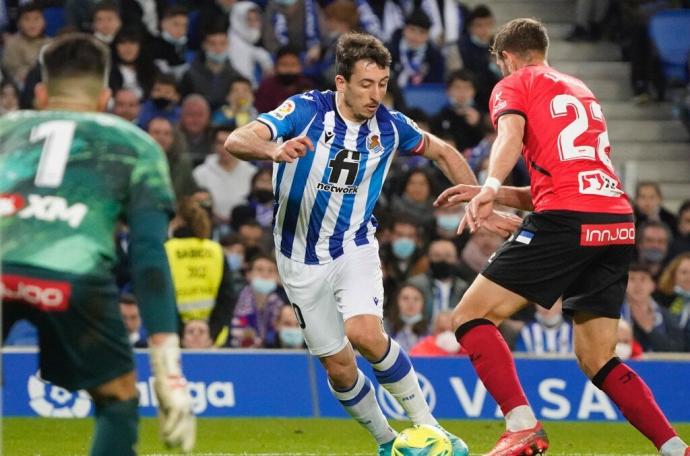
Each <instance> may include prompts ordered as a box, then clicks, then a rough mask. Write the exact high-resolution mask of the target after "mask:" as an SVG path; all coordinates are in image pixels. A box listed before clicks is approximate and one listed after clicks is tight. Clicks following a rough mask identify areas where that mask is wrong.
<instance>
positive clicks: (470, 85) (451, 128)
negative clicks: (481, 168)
mask: <svg viewBox="0 0 690 456" xmlns="http://www.w3.org/2000/svg"><path fill="white" fill-rule="evenodd" d="M446 94H447V95H448V106H446V107H445V108H443V109H442V110H441V112H439V113H438V114H437V115H436V116H435V117H434V119H433V120H432V127H431V128H432V131H433V132H434V133H435V134H437V135H442V136H443V135H450V136H452V138H453V139H454V141H455V147H456V148H457V149H458V150H460V151H462V150H465V149H467V148H470V147H474V146H476V145H477V144H479V142H480V141H481V140H482V138H483V137H484V123H485V121H486V117H485V114H484V110H483V109H482V110H481V111H480V110H479V109H477V107H475V106H476V105H475V98H474V97H475V95H476V90H475V86H474V77H473V76H472V75H471V74H470V73H469V72H468V71H466V70H458V71H454V72H453V73H451V74H450V75H449V76H448V78H447V79H446Z"/></svg>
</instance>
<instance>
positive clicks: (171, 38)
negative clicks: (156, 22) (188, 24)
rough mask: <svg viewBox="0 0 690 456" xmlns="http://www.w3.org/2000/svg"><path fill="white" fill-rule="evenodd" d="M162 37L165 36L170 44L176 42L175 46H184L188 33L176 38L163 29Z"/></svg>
mask: <svg viewBox="0 0 690 456" xmlns="http://www.w3.org/2000/svg"><path fill="white" fill-rule="evenodd" d="M161 38H163V39H164V40H165V41H167V42H168V43H170V44H174V45H175V46H184V45H185V44H187V35H182V36H181V37H179V38H175V37H174V36H172V35H171V34H169V33H168V32H166V31H165V30H163V31H162V32H161Z"/></svg>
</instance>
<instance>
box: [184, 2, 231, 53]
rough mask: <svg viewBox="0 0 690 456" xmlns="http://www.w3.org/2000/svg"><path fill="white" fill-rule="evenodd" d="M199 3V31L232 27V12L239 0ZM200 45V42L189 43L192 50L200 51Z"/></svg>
mask: <svg viewBox="0 0 690 456" xmlns="http://www.w3.org/2000/svg"><path fill="white" fill-rule="evenodd" d="M198 3H201V5H199V7H198V11H199V13H198V14H199V20H198V23H197V24H198V30H200V31H201V32H202V33H203V31H204V30H211V29H217V28H219V29H221V30H227V29H228V28H229V27H230V12H231V11H232V7H233V6H234V5H235V3H237V0H206V1H203V2H198ZM192 38H193V37H192ZM200 45H201V43H200V42H199V41H198V40H197V41H191V42H190V43H189V46H190V47H191V48H192V49H199V47H200Z"/></svg>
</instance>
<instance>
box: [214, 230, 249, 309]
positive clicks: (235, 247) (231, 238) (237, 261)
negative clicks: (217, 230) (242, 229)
mask: <svg viewBox="0 0 690 456" xmlns="http://www.w3.org/2000/svg"><path fill="white" fill-rule="evenodd" d="M220 245H222V246H223V252H224V253H225V262H226V263H227V264H228V268H229V270H230V282H231V284H232V294H233V296H239V294H240V291H242V288H244V287H245V286H246V285H247V281H246V280H245V278H244V272H245V268H246V262H245V258H247V249H246V248H245V246H244V243H242V239H241V238H240V236H239V235H238V234H237V233H233V234H229V235H227V236H225V237H224V238H223V239H221V241H220Z"/></svg>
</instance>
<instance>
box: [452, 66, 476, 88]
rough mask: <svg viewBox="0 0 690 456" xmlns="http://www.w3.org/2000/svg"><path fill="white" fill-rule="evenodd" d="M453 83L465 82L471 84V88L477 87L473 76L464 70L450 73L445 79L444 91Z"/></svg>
mask: <svg viewBox="0 0 690 456" xmlns="http://www.w3.org/2000/svg"><path fill="white" fill-rule="evenodd" d="M455 81H465V82H469V83H471V84H472V86H473V87H476V86H477V83H476V82H475V79H474V74H472V72H471V71H469V70H466V69H464V68H463V69H461V70H455V71H452V72H451V73H450V74H449V75H448V77H447V78H446V89H448V88H450V86H452V85H453V83H454V82H455Z"/></svg>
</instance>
